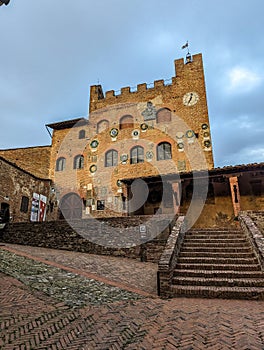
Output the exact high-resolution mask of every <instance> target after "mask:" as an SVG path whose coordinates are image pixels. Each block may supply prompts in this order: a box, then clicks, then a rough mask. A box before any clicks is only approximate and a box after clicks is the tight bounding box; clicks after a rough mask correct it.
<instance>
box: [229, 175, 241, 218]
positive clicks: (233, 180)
mask: <svg viewBox="0 0 264 350" xmlns="http://www.w3.org/2000/svg"><path fill="white" fill-rule="evenodd" d="M229 184H230V189H231V197H232V203H233V208H234V214H235V216H238V213H239V211H240V193H239V186H238V179H237V176H232V177H229Z"/></svg>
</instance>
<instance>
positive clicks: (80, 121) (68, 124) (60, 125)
mask: <svg viewBox="0 0 264 350" xmlns="http://www.w3.org/2000/svg"><path fill="white" fill-rule="evenodd" d="M88 123H89V122H88V120H87V119H85V118H76V119H71V120H65V121H62V122H57V123H52V124H46V126H47V127H49V128H51V129H55V130H61V129H69V128H73V127H74V126H82V125H87V124H88Z"/></svg>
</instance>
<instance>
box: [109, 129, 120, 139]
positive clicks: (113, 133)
mask: <svg viewBox="0 0 264 350" xmlns="http://www.w3.org/2000/svg"><path fill="white" fill-rule="evenodd" d="M109 133H110V136H111V137H113V138H115V137H117V135H118V129H116V128H112V129H111V130H110V132H109Z"/></svg>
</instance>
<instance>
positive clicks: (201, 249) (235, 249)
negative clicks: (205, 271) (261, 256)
mask: <svg viewBox="0 0 264 350" xmlns="http://www.w3.org/2000/svg"><path fill="white" fill-rule="evenodd" d="M181 252H184V253H187V252H190V253H195V252H197V253H201V252H203V253H205V254H206V255H207V253H218V252H219V253H221V252H223V253H229V254H231V253H252V252H253V250H252V248H251V247H242V248H241V247H240V246H239V247H233V248H228V247H218V246H215V247H207V246H202V247H201V246H200V245H199V246H194V247H192V246H183V247H182V249H181Z"/></svg>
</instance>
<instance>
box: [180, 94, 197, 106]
mask: <svg viewBox="0 0 264 350" xmlns="http://www.w3.org/2000/svg"><path fill="white" fill-rule="evenodd" d="M198 100H199V95H198V94H197V92H194V91H192V92H187V93H186V94H185V95H184V96H183V99H182V101H183V104H184V105H185V106H193V105H195V103H197V102H198Z"/></svg>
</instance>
